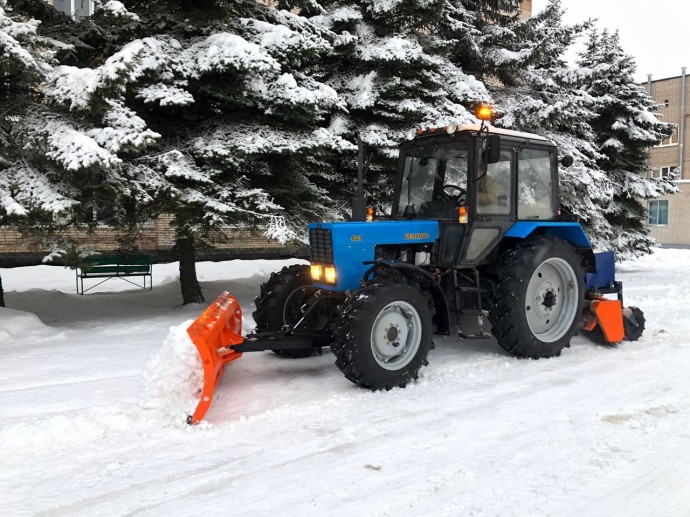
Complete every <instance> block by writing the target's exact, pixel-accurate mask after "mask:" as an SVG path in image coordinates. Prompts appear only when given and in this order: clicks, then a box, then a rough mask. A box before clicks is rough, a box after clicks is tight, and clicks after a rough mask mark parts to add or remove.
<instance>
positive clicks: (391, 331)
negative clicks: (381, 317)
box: [386, 325, 400, 346]
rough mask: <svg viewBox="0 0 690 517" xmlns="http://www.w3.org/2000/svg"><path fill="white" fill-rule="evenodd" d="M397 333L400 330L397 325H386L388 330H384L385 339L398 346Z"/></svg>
mask: <svg viewBox="0 0 690 517" xmlns="http://www.w3.org/2000/svg"><path fill="white" fill-rule="evenodd" d="M399 334H400V332H399V331H398V327H396V326H394V325H391V326H390V327H388V332H386V339H387V340H388V342H389V343H392V344H393V346H400V343H399V342H398V335H399Z"/></svg>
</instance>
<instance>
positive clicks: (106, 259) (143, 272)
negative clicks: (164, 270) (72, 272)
mask: <svg viewBox="0 0 690 517" xmlns="http://www.w3.org/2000/svg"><path fill="white" fill-rule="evenodd" d="M152 266H153V260H152V259H151V257H149V256H147V255H137V256H126V255H110V256H105V255H97V256H92V257H86V258H85V259H84V260H83V264H82V265H81V266H80V267H78V268H77V269H76V273H77V293H79V294H84V293H86V292H88V291H90V290H91V289H93V288H95V287H98V286H99V285H101V284H102V283H103V282H107V281H108V280H110V279H111V278H120V279H122V280H124V281H125V282H129V283H130V284H132V285H136V286H137V287H141V288H142V289H146V287H147V286H146V278H147V277H148V278H149V285H148V288H149V289H153V276H152V274H151V273H152ZM129 277H143V279H144V282H143V285H141V284H138V283H137V282H134V281H132V280H130V279H129ZM89 278H97V279H98V278H102V279H103V280H101V281H100V282H98V283H97V284H95V285H92V286H91V287H89V288H88V289H86V290H84V279H89Z"/></svg>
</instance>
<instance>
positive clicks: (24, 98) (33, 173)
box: [0, 2, 73, 306]
mask: <svg viewBox="0 0 690 517" xmlns="http://www.w3.org/2000/svg"><path fill="white" fill-rule="evenodd" d="M2 4H4V2H3V3H2ZM39 24H40V22H38V21H37V20H34V19H31V18H27V17H25V16H23V15H21V14H20V13H16V12H14V11H13V10H11V9H10V8H9V7H8V8H3V7H0V49H2V52H1V54H0V114H1V115H0V117H1V118H0V226H2V227H8V226H12V227H13V228H15V229H19V230H22V231H27V230H28V229H30V228H33V227H36V226H41V225H45V224H50V223H51V222H52V220H53V218H52V217H53V215H54V214H58V213H60V212H62V211H64V210H66V209H68V208H69V207H70V206H71V205H72V204H73V201H72V200H71V199H70V198H69V197H66V196H64V195H63V194H62V193H61V192H60V191H59V189H57V188H56V187H55V185H54V181H55V178H54V177H52V176H51V174H50V173H51V171H50V170H47V169H44V168H42V167H40V166H36V164H33V163H32V162H31V161H30V160H29V159H28V155H27V152H26V150H25V149H24V144H25V138H24V137H25V135H26V132H27V131H26V129H27V124H28V122H27V120H28V119H30V114H31V113H32V111H33V109H34V106H35V105H36V103H37V102H39V100H40V84H41V81H42V80H43V77H44V75H45V73H46V72H48V71H49V70H50V68H51V63H52V61H53V54H54V48H55V44H57V42H54V41H51V40H50V39H46V38H42V37H39V36H38V35H37V28H38V26H39ZM0 306H4V296H3V291H2V283H1V280H0Z"/></svg>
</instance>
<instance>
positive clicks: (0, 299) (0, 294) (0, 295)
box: [0, 276, 5, 307]
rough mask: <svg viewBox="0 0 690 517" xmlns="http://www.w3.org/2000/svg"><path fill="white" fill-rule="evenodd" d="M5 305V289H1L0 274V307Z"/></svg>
mask: <svg viewBox="0 0 690 517" xmlns="http://www.w3.org/2000/svg"><path fill="white" fill-rule="evenodd" d="M4 306H5V291H3V290H2V277H1V276H0V307H4Z"/></svg>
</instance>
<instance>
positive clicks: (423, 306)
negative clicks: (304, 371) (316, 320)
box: [331, 276, 434, 390]
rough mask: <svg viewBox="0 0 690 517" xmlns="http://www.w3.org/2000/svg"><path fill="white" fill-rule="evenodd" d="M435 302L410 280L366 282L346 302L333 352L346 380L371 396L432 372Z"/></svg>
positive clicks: (403, 278) (401, 385) (380, 279)
mask: <svg viewBox="0 0 690 517" xmlns="http://www.w3.org/2000/svg"><path fill="white" fill-rule="evenodd" d="M433 313H434V311H433V309H432V304H431V298H430V296H429V294H428V293H427V292H425V291H424V290H423V289H422V288H421V287H420V286H419V284H417V283H416V282H414V281H411V280H408V279H406V278H405V277H399V276H395V277H387V278H375V279H373V280H371V281H368V282H364V283H363V284H362V285H360V286H359V288H357V289H356V290H355V291H354V292H352V293H350V294H349V296H348V297H347V300H346V301H345V303H344V305H343V308H342V313H341V315H340V318H339V319H338V325H337V331H336V336H335V340H334V343H333V345H332V346H331V349H332V350H333V353H334V354H335V356H336V363H335V364H336V366H337V367H338V368H340V370H341V371H342V372H343V373H344V374H345V377H346V378H347V379H349V380H350V381H352V382H354V383H355V384H357V385H359V386H362V387H363V388H367V389H370V390H381V389H385V390H389V389H391V388H393V387H395V386H398V387H400V388H404V387H405V386H406V385H407V383H408V382H410V381H412V380H416V379H417V377H418V374H419V370H420V368H421V367H422V366H426V365H427V364H428V362H427V355H428V353H429V350H431V349H432V348H433V347H434V344H433V341H432V340H431V335H432V322H431V320H432V317H433Z"/></svg>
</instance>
